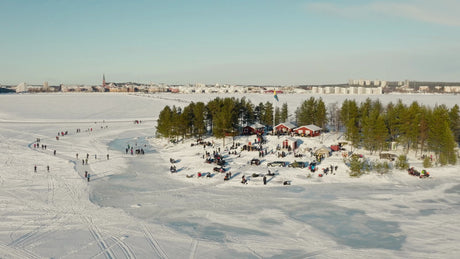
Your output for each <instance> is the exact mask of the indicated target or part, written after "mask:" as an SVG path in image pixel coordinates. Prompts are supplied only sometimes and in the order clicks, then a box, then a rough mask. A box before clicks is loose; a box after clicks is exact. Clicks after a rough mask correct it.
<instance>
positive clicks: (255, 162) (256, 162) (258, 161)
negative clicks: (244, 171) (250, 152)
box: [251, 158, 260, 165]
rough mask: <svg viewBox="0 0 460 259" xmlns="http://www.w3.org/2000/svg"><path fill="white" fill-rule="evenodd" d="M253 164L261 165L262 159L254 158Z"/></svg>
mask: <svg viewBox="0 0 460 259" xmlns="http://www.w3.org/2000/svg"><path fill="white" fill-rule="evenodd" d="M251 165H260V159H257V158H254V159H252V160H251Z"/></svg>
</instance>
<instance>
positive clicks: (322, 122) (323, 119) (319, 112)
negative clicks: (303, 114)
mask: <svg viewBox="0 0 460 259" xmlns="http://www.w3.org/2000/svg"><path fill="white" fill-rule="evenodd" d="M326 123H327V111H326V105H325V104H324V102H323V99H322V98H321V97H320V98H319V99H318V100H317V101H315V108H314V114H313V124H315V125H317V126H319V127H321V128H323V129H324V128H325V127H326Z"/></svg>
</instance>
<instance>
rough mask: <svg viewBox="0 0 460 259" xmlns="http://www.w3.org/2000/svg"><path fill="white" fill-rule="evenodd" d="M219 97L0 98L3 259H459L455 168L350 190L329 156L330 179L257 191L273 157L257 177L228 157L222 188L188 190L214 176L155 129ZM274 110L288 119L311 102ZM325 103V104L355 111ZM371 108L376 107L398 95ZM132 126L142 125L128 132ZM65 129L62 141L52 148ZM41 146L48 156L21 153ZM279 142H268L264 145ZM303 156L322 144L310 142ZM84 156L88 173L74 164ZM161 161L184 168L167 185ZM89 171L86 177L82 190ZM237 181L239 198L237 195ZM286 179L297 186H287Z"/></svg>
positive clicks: (292, 172) (369, 178) (213, 184)
mask: <svg viewBox="0 0 460 259" xmlns="http://www.w3.org/2000/svg"><path fill="white" fill-rule="evenodd" d="M235 96H236V97H242V96H239V95H235ZM215 97H217V96H215V95H170V94H165V95H148V96H141V95H140V96H135V95H125V94H69V95H63V94H36V95H0V149H1V150H3V152H2V153H0V186H1V188H0V215H1V219H2V220H1V222H0V258H42V257H48V258H50V257H54V258H93V257H95V258H103V257H105V258H311V257H314V258H338V257H340V258H368V257H371V256H372V257H375V258H389V257H400V258H426V257H430V258H455V257H456V255H458V254H459V253H460V249H459V248H458V246H457V244H458V242H459V241H460V234H459V233H460V232H459V230H460V221H459V220H458V214H459V212H460V203H459V202H458V200H459V195H460V176H459V173H460V167H459V166H458V165H457V166H447V167H443V168H432V169H430V170H429V171H430V173H431V175H432V176H433V177H432V178H431V179H419V178H415V177H411V176H409V175H407V173H405V172H401V171H396V170H394V171H392V172H391V173H389V174H387V175H377V174H375V173H371V174H368V175H365V176H363V177H361V178H350V177H348V175H347V173H346V168H345V166H344V164H343V162H342V160H341V157H339V156H332V157H330V158H327V159H326V161H325V162H324V165H325V166H327V165H329V164H335V165H338V166H339V170H338V171H337V173H336V175H328V176H325V177H323V178H319V177H317V176H316V175H313V176H312V177H310V178H308V177H307V175H308V174H307V173H306V171H305V170H304V169H294V168H273V169H272V170H273V171H275V172H276V173H277V175H276V176H275V177H273V178H270V179H269V181H268V184H267V185H266V186H264V185H263V184H262V180H261V177H252V176H251V175H252V173H260V174H264V173H266V172H267V167H266V162H267V161H270V160H275V157H274V155H273V156H271V155H269V156H267V157H265V158H263V163H262V165H261V166H258V167H257V166H250V165H248V161H250V159H251V158H253V157H256V156H257V153H250V152H243V153H242V154H241V157H237V156H234V155H226V156H227V157H226V160H228V161H231V165H230V169H229V170H231V171H232V173H233V175H234V178H232V179H231V180H230V181H227V182H224V181H223V175H222V174H218V173H216V174H214V176H213V177H212V178H196V173H197V172H212V166H213V165H208V164H205V163H203V159H202V154H203V147H201V146H195V147H190V143H191V141H192V140H187V141H185V142H184V143H180V144H176V145H174V144H171V143H167V142H166V141H164V140H159V139H156V138H154V137H153V136H154V135H155V122H154V119H155V118H156V117H157V116H158V113H159V111H160V110H161V109H162V108H163V106H164V105H165V104H168V105H178V106H183V105H186V104H187V102H189V101H208V100H210V99H213V98H215ZM220 97H225V96H220ZM279 97H280V103H282V102H284V101H288V102H289V105H290V110H291V111H293V109H294V108H295V107H296V106H298V105H299V104H300V103H301V102H302V101H303V100H305V99H308V98H309V97H310V96H302V95H280V96H279ZM322 97H323V99H324V100H325V101H326V102H327V103H330V102H340V101H341V100H343V99H344V98H350V96H338V95H334V96H322ZM370 97H371V98H380V99H381V100H382V102H383V103H385V102H388V101H393V102H396V100H397V98H400V97H401V96H396V95H383V96H370ZM247 98H249V99H251V100H252V101H253V102H254V103H256V102H259V101H263V102H265V101H272V99H273V98H272V96H271V95H255V94H253V95H247ZM360 98H364V97H360ZM362 100H364V99H362ZM413 100H418V101H419V102H423V103H425V104H427V105H435V104H436V103H438V104H440V103H445V104H446V105H447V106H448V107H450V106H452V105H453V104H455V103H458V98H457V97H455V96H444V95H442V96H441V95H439V96H437V95H430V96H427V95H407V96H404V99H403V101H404V102H405V103H410V102H412V101H413ZM291 107H292V108H291ZM135 119H141V120H144V122H143V123H141V124H134V123H133V121H134V120H135ZM77 128H81V129H82V132H81V133H76V132H75V130H76V129H77ZM91 128H92V130H90V129H91ZM62 130H68V131H69V135H68V136H63V137H61V138H60V140H56V139H55V136H56V134H57V132H58V131H62ZM36 138H41V143H43V144H47V149H46V150H44V149H41V148H39V149H37V148H36V149H34V148H33V147H32V146H31V145H30V144H31V143H33V142H34V141H35V139H36ZM336 139H337V135H328V136H326V137H324V138H323V139H322V140H323V141H324V142H325V144H327V143H329V142H333V141H334V140H336ZM237 141H240V142H242V143H245V142H247V141H250V138H240V139H237ZM277 141H278V140H277V139H276V138H272V139H269V146H270V145H271V147H272V148H273V147H274V146H276V144H277ZM228 142H230V141H228ZM228 142H227V143H228ZM127 144H129V145H131V146H132V145H134V146H136V145H137V147H142V148H143V149H145V151H146V152H145V155H143V156H141V155H130V154H129V153H128V154H126V153H125V147H126V146H127ZM215 145H216V147H221V145H222V141H221V140H216V141H215ZM302 145H306V146H319V145H320V144H319V142H318V140H315V139H306V140H304V143H303V144H302ZM221 148H222V149H224V148H223V147H221ZM53 150H56V151H57V155H56V156H54V155H53ZM211 150H212V148H210V149H209V151H211ZM76 153H78V154H79V159H77V158H76ZM87 153H88V154H89V159H88V160H89V161H88V165H82V164H81V159H82V157H86V154H87ZM95 154H96V155H97V157H96V158H95V157H94V155H95ZM107 154H110V158H109V159H107V158H106V155H107ZM365 155H368V154H367V153H365ZM170 157H173V158H175V159H177V160H180V162H178V163H176V165H177V168H178V169H179V172H178V173H176V174H171V173H170V172H169V166H170V162H169V158H170ZM310 159H311V158H309V157H307V158H305V160H310ZM286 160H289V161H291V162H292V161H293V160H294V157H289V158H287V159H286ZM411 164H413V165H416V166H418V167H420V166H421V161H420V160H417V159H416V158H415V157H411ZM34 165H37V168H38V170H37V172H36V173H35V172H34V171H33V167H34ZM47 165H49V166H50V172H47V171H46V166H47ZM84 171H89V172H90V173H91V181H90V182H89V183H88V182H87V181H85V180H84V177H83V176H84ZM187 174H195V177H193V178H187V177H186V175H187ZM243 174H244V175H246V176H247V177H248V178H249V184H247V185H242V184H241V183H240V179H241V176H242V175H243ZM285 180H290V181H291V182H292V185H290V186H283V185H282V184H281V183H282V182H283V181H285Z"/></svg>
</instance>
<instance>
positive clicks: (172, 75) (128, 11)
mask: <svg viewBox="0 0 460 259" xmlns="http://www.w3.org/2000/svg"><path fill="white" fill-rule="evenodd" d="M458 13H460V1H456V0H437V1H431V0H399V1H397V0H389V1H385V0H375V1H365V0H349V1H340V0H335V1H325V0H324V1H309V0H303V1H302V0H284V1H283V0H273V1H270V0H260V1H259V0H253V1H251V0H247V1H242V0H232V1H230V0H228V1H217V0H215V1H201V0H198V1H174V0H171V1H147V0H145V1H117V0H111V1H98V0H79V1H71V0H54V1H51V0H40V1H38V0H35V1H33V0H31V1H25V0H2V1H0V25H1V26H0V84H18V83H20V82H27V83H29V84H41V83H43V82H44V81H48V82H49V83H50V84H52V85H53V84H60V83H64V84H72V83H78V84H100V82H101V80H102V74H103V73H105V75H106V79H107V81H115V82H127V81H137V82H144V83H150V82H154V83H168V84H176V83H177V84H180V83H232V84H280V85H290V84H324V83H346V82H347V81H348V79H360V78H363V79H380V80H404V79H410V80H436V81H460V15H458Z"/></svg>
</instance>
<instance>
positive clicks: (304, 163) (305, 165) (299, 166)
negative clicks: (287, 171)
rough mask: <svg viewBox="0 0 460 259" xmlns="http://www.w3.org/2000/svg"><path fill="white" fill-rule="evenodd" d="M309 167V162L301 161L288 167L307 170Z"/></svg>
mask: <svg viewBox="0 0 460 259" xmlns="http://www.w3.org/2000/svg"><path fill="white" fill-rule="evenodd" d="M307 166H308V162H300V161H295V162H294V163H291V164H289V165H288V167H292V168H305V167H307Z"/></svg>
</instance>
